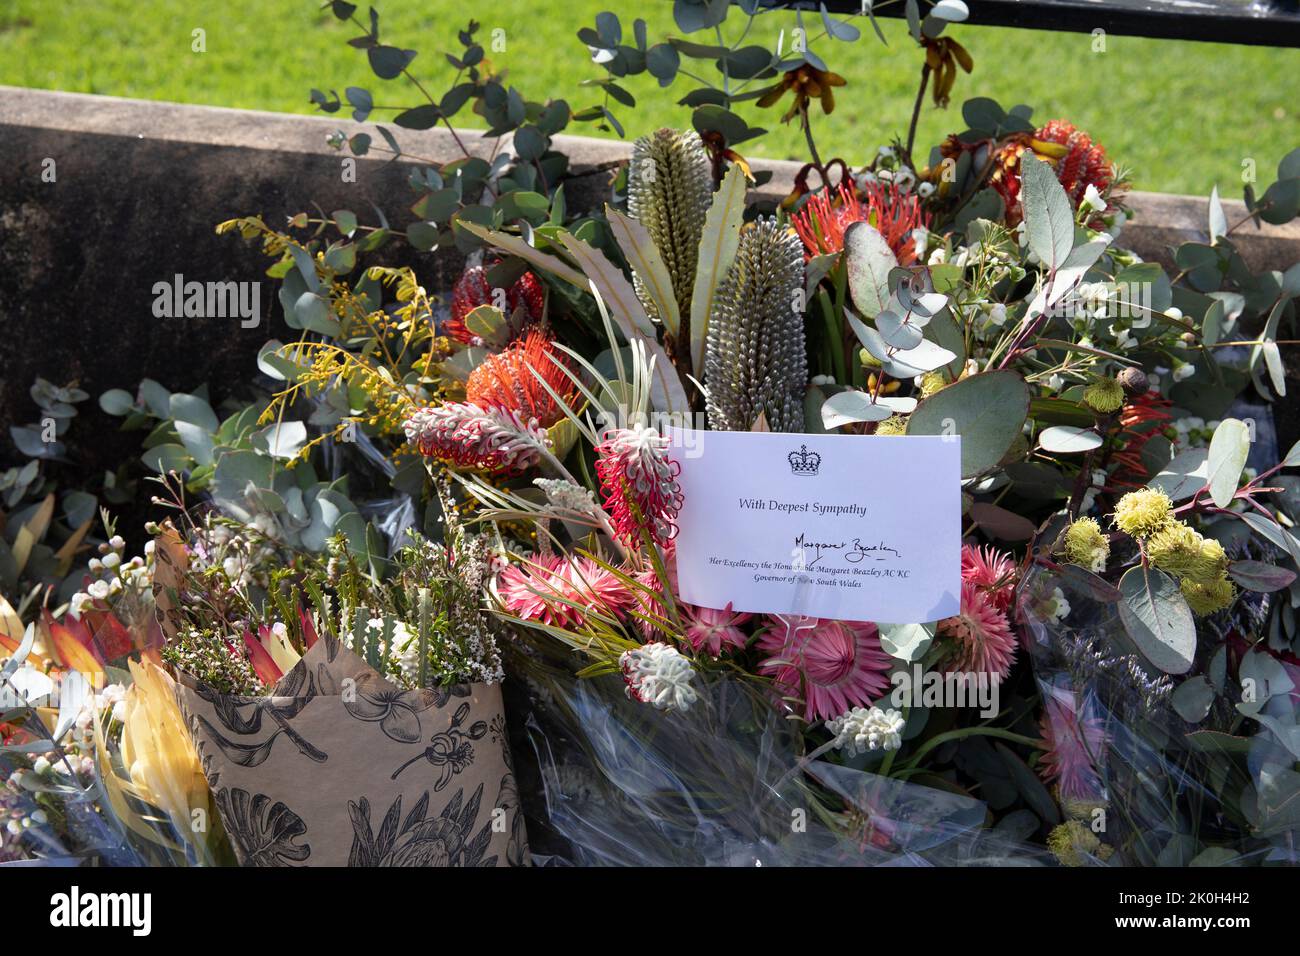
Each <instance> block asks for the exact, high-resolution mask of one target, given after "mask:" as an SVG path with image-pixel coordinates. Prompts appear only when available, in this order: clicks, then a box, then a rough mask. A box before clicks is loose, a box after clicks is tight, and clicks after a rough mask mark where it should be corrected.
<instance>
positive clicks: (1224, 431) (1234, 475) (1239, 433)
mask: <svg viewBox="0 0 1300 956" xmlns="http://www.w3.org/2000/svg"><path fill="white" fill-rule="evenodd" d="M1249 454H1250V429H1249V428H1248V427H1247V426H1246V423H1245V422H1243V421H1241V420H1239V419H1236V418H1225V419H1224V420H1223V421H1222V422H1221V423H1220V424H1219V427H1218V428H1216V429H1215V430H1214V437H1213V438H1211V439H1210V451H1209V458H1208V468H1209V476H1208V483H1209V486H1210V497H1211V498H1212V499H1214V503H1215V504H1216V505H1218V506H1219V507H1220V508H1226V507H1228V505H1229V504H1230V503H1231V502H1232V499H1233V497H1234V496H1235V495H1236V494H1237V485H1238V483H1239V482H1240V481H1241V470H1242V469H1243V468H1245V467H1246V457H1247V456H1248V455H1249Z"/></svg>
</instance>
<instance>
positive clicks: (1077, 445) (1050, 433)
mask: <svg viewBox="0 0 1300 956" xmlns="http://www.w3.org/2000/svg"><path fill="white" fill-rule="evenodd" d="M1101 443H1102V438H1101V436H1100V435H1099V434H1097V431H1096V429H1093V428H1075V427H1074V426H1073V425H1053V426H1052V427H1051V428H1044V429H1043V430H1042V431H1041V432H1039V434H1038V444H1039V445H1040V446H1041V447H1042V449H1043V450H1044V451H1050V452H1052V453H1053V454H1057V455H1078V454H1082V453H1083V452H1087V451H1092V450H1093V449H1094V448H1100V447H1101Z"/></svg>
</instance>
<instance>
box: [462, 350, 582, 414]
mask: <svg viewBox="0 0 1300 956" xmlns="http://www.w3.org/2000/svg"><path fill="white" fill-rule="evenodd" d="M557 363H558V364H557ZM566 368H571V366H570V364H569V361H568V359H567V358H566V357H565V356H564V354H563V353H561V352H559V351H557V350H556V349H555V348H554V346H553V345H552V344H551V339H550V337H549V336H547V335H546V333H544V332H540V331H538V330H536V329H534V330H532V331H531V332H528V333H526V334H525V335H524V337H523V338H520V339H516V340H515V341H514V342H512V343H511V344H510V345H509V346H508V347H507V348H505V349H504V350H502V351H500V352H496V353H494V354H492V355H489V356H488V357H487V358H486V359H484V360H483V361H482V362H481V363H480V364H479V366H478V367H477V368H476V369H474V371H472V372H470V374H469V379H468V381H466V383H465V397H466V398H467V399H468V400H469V401H471V402H473V403H474V404H475V405H478V406H479V407H480V408H502V409H509V410H511V411H516V412H518V413H519V417H520V418H521V419H523V420H524V421H527V420H529V419H536V420H537V423H538V424H539V425H541V426H542V427H543V428H550V427H551V426H552V425H554V424H555V423H556V422H558V421H559V420H560V419H562V418H563V417H564V410H563V409H562V408H561V407H560V406H559V404H558V403H556V401H555V399H554V398H553V397H552V396H551V394H550V393H549V392H548V391H547V390H546V388H545V387H544V386H543V385H542V383H541V382H540V381H538V376H541V378H542V380H544V381H545V382H546V384H547V385H549V386H550V387H551V388H552V389H553V390H554V391H555V394H556V395H559V396H560V397H561V398H563V399H564V401H565V403H566V404H568V405H570V406H572V404H573V403H574V401H576V400H577V397H578V394H579V392H578V387H577V386H576V385H575V384H574V383H573V380H572V379H571V378H569V376H568V375H566V374H565V373H564V371H563V369H566ZM534 372H535V373H536V374H533V373H534Z"/></svg>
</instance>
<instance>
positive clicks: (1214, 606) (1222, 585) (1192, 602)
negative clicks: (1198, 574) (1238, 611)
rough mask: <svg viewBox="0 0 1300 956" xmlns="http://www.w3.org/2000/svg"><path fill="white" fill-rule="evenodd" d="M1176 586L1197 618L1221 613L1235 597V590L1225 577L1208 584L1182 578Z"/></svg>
mask: <svg viewBox="0 0 1300 956" xmlns="http://www.w3.org/2000/svg"><path fill="white" fill-rule="evenodd" d="M1178 586H1179V587H1180V588H1182V591H1183V597H1185V598H1187V606H1188V607H1190V608H1191V609H1192V613H1193V614H1195V615H1197V616H1198V617H1205V616H1206V615H1207V614H1213V613H1214V612H1215V611H1222V610H1223V609H1224V608H1225V607H1227V606H1228V605H1229V604H1231V603H1232V599H1233V598H1234V597H1236V596H1237V589H1236V588H1235V587H1233V586H1232V582H1231V581H1229V580H1228V578H1227V576H1226V575H1225V576H1223V577H1219V578H1216V579H1214V580H1213V581H1210V582H1208V583H1204V582H1200V581H1193V580H1192V579H1191V578H1183V579H1182V581H1180V582H1179V584H1178Z"/></svg>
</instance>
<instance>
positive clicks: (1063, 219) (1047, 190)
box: [1020, 150, 1074, 271]
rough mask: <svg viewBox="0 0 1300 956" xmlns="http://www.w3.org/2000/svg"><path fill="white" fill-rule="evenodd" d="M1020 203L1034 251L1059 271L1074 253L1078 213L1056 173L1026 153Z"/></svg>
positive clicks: (1021, 172) (1030, 153)
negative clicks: (1075, 212) (1075, 218)
mask: <svg viewBox="0 0 1300 956" xmlns="http://www.w3.org/2000/svg"><path fill="white" fill-rule="evenodd" d="M1020 182H1021V186H1020V201H1021V204H1022V205H1023V206H1024V210H1025V236H1026V239H1027V240H1028V242H1029V248H1030V250H1031V251H1032V252H1033V253H1034V254H1035V255H1037V256H1038V258H1039V259H1040V260H1041V261H1042V263H1043V265H1044V266H1046V267H1048V268H1049V269H1051V270H1053V271H1055V270H1056V269H1058V268H1060V267H1061V266H1062V265H1064V263H1065V261H1066V259H1067V258H1068V257H1069V255H1070V252H1071V250H1073V249H1074V210H1073V209H1072V208H1071V206H1070V199H1069V197H1068V196H1066V194H1065V189H1064V188H1063V187H1062V186H1061V184H1060V182H1059V181H1058V180H1057V178H1056V170H1054V169H1053V168H1052V167H1051V165H1050V164H1048V163H1046V162H1044V161H1042V160H1041V159H1038V158H1037V157H1036V156H1034V154H1033V153H1032V152H1031V151H1029V150H1026V151H1025V153H1024V155H1023V156H1022V157H1021V160H1020Z"/></svg>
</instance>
